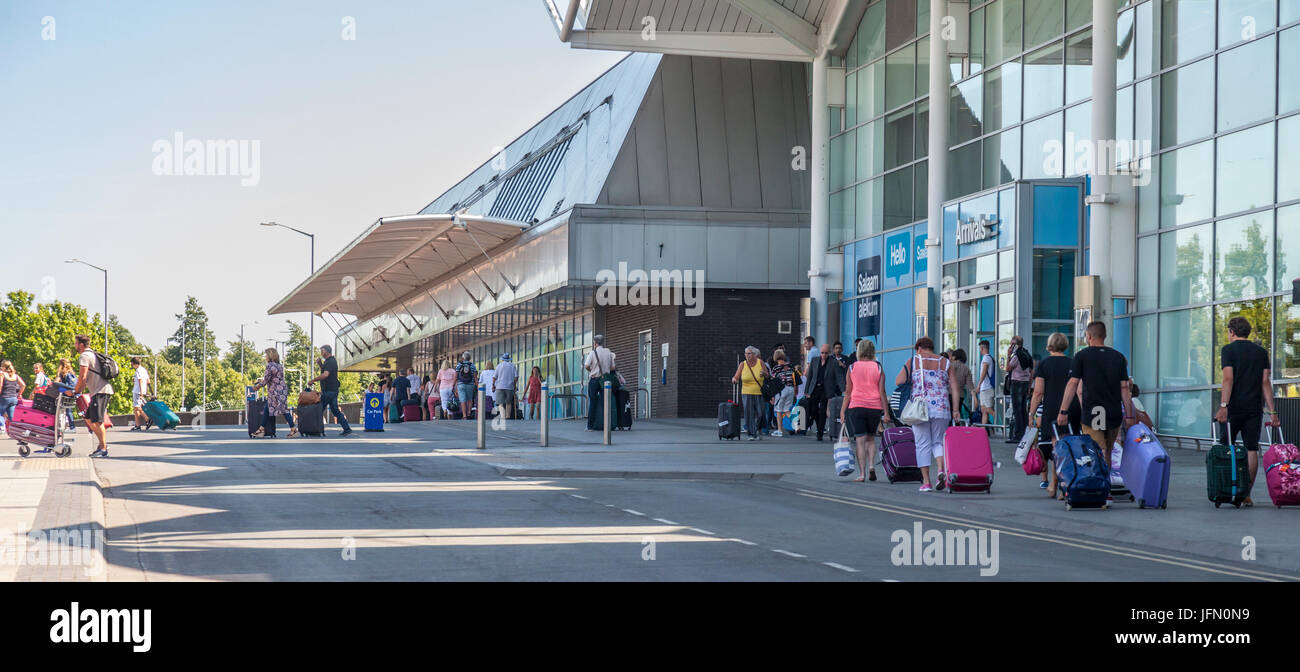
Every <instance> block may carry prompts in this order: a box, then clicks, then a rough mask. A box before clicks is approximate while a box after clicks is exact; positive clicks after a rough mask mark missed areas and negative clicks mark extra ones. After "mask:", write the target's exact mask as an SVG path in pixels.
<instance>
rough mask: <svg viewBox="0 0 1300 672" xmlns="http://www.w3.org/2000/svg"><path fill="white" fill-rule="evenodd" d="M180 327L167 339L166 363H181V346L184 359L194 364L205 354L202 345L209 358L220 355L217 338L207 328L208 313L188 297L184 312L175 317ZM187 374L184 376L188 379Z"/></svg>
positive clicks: (195, 300) (201, 359) (196, 301)
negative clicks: (205, 346) (182, 345)
mask: <svg viewBox="0 0 1300 672" xmlns="http://www.w3.org/2000/svg"><path fill="white" fill-rule="evenodd" d="M176 319H177V321H179V322H180V323H181V326H179V327H177V328H176V331H175V333H173V334H172V336H171V338H169V339H167V343H168V344H169V345H170V347H168V348H167V351H166V357H167V361H169V362H171V363H173V364H180V362H181V357H182V353H181V344H182V343H184V345H185V352H184V355H183V356H184V357H185V358H187V359H190V360H193V361H195V362H201V361H203V356H204V352H205V348H204V343H206V344H207V348H206V352H207V356H208V357H209V358H214V357H218V356H219V355H220V354H221V350H220V348H218V347H217V336H216V334H214V333H212V330H211V329H209V328H208V313H207V311H205V310H203V307H202V306H200V305H199V302H198V299H195V298H194V297H192V296H190V297H187V298H186V299H185V311H184V312H183V313H181V314H179V315H177V316H176ZM188 375H189V374H188V373H187V374H186V376H187V378H188Z"/></svg>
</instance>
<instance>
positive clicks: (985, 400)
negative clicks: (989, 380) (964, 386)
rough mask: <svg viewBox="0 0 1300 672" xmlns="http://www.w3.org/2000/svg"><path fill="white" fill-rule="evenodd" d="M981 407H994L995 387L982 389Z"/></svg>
mask: <svg viewBox="0 0 1300 672" xmlns="http://www.w3.org/2000/svg"><path fill="white" fill-rule="evenodd" d="M980 407H981V408H993V388H991V387H990V388H989V389H987V390H980Z"/></svg>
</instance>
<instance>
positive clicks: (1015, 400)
mask: <svg viewBox="0 0 1300 672" xmlns="http://www.w3.org/2000/svg"><path fill="white" fill-rule="evenodd" d="M1006 371H1007V377H1009V378H1010V379H1011V410H1012V417H1014V418H1015V426H1014V428H1013V429H1012V430H1011V431H1008V432H1007V439H1006V442H1007V443H1020V437H1021V436H1023V435H1024V433H1025V430H1027V429H1028V428H1029V386H1030V383H1031V381H1032V380H1033V376H1034V359H1033V357H1030V356H1029V351H1028V350H1026V349H1025V339H1024V338H1021V337H1020V336H1012V337H1011V345H1010V347H1008V348H1007V368H1006Z"/></svg>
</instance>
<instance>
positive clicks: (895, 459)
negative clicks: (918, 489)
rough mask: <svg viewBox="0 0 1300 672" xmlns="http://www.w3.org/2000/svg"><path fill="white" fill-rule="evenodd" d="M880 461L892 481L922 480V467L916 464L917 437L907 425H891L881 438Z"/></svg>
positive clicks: (886, 476)
mask: <svg viewBox="0 0 1300 672" xmlns="http://www.w3.org/2000/svg"><path fill="white" fill-rule="evenodd" d="M880 448H881V450H880V453H881V455H880V463H881V465H883V466H884V468H885V478H887V479H889V482H890V483H897V482H899V481H903V482H907V481H916V482H918V483H919V482H920V481H921V480H922V479H921V468H920V467H918V466H916V437H915V436H913V434H912V428H911V427H907V426H905V425H900V426H898V427H890V428H889V429H886V430H885V433H884V435H883V436H882V437H881V439H880Z"/></svg>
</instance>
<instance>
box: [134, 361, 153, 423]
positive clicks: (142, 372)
mask: <svg viewBox="0 0 1300 672" xmlns="http://www.w3.org/2000/svg"><path fill="white" fill-rule="evenodd" d="M131 368H132V369H135V375H134V376H133V382H132V383H131V413H132V414H134V415H135V426H134V427H132V428H131V431H133V432H139V431H143V430H144V426H145V423H146V422H147V421H148V420H149V418H148V416H146V415H145V414H144V404H145V396H146V395H148V394H149V370H148V369H146V368H145V367H144V366H142V365H141V363H140V358H139V357H132V358H131Z"/></svg>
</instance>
